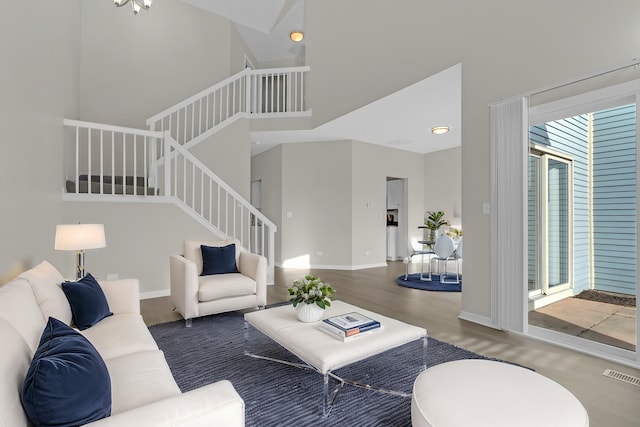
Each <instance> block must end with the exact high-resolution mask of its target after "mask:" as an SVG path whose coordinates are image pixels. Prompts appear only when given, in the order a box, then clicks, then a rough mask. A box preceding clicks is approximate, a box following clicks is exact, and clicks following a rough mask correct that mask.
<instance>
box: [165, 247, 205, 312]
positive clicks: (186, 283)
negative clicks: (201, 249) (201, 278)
mask: <svg viewBox="0 0 640 427" xmlns="http://www.w3.org/2000/svg"><path fill="white" fill-rule="evenodd" d="M169 272H170V278H171V279H170V280H171V303H172V304H173V305H174V307H175V308H176V310H178V312H179V313H180V314H182V317H184V318H185V320H186V319H191V318H193V317H198V288H199V287H198V270H197V267H196V263H195V262H193V261H191V260H188V259H186V258H185V257H183V256H177V255H171V256H170V257H169Z"/></svg>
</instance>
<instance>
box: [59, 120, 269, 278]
mask: <svg viewBox="0 0 640 427" xmlns="http://www.w3.org/2000/svg"><path fill="white" fill-rule="evenodd" d="M64 126H65V128H66V130H67V132H68V133H69V135H70V137H69V141H68V142H67V143H68V147H67V148H68V150H65V152H68V153H71V155H69V156H68V158H67V162H66V163H67V164H66V169H65V170H66V173H65V175H66V192H64V199H65V200H92V201H98V200H109V201H113V200H117V201H126V200H130V199H131V198H134V197H135V198H137V199H136V201H140V202H170V203H174V204H175V205H176V206H178V207H179V208H180V209H182V210H183V211H184V212H186V213H187V214H189V215H190V216H191V217H193V218H194V219H195V220H196V221H198V222H199V223H200V224H202V225H203V226H204V227H206V228H207V229H209V230H210V231H212V232H213V233H214V234H216V235H217V236H219V237H221V238H235V239H238V240H239V241H240V244H241V245H242V246H243V247H244V248H246V249H247V250H249V251H250V252H253V253H257V254H260V255H264V256H265V257H266V258H267V263H268V274H269V278H268V279H269V281H270V283H273V274H274V265H275V256H274V255H275V252H274V251H275V233H276V231H277V227H276V225H275V224H274V223H273V222H271V221H270V220H269V219H268V218H267V217H266V216H264V214H262V213H261V212H260V211H258V210H257V209H256V208H255V207H254V206H252V205H251V203H250V202H249V201H248V200H246V199H245V198H244V197H242V196H241V195H240V194H238V193H237V192H236V191H235V190H233V189H232V188H231V187H229V186H228V185H227V184H226V183H225V182H224V181H223V180H222V179H220V178H219V177H218V176H217V175H216V174H215V173H213V172H212V171H211V170H209V169H208V168H207V167H206V166H205V165H204V164H203V163H202V162H200V161H199V160H198V159H197V158H196V157H195V156H193V155H192V154H191V153H190V152H189V150H187V149H186V148H184V147H183V146H182V145H180V144H179V143H178V142H177V141H175V140H174V139H173V138H172V137H171V134H170V132H169V131H165V132H157V131H149V130H143V129H133V128H128V127H122V126H112V125H106V124H100V123H92V122H84V121H80V120H70V119H65V120H64ZM161 153H167V154H168V155H167V156H166V157H164V159H165V160H166V159H168V160H169V161H162V162H160V161H159V156H160V154H161Z"/></svg>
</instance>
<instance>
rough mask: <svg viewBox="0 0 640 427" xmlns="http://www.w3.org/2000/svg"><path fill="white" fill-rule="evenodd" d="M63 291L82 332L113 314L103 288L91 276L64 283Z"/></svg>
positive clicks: (74, 319)
mask: <svg viewBox="0 0 640 427" xmlns="http://www.w3.org/2000/svg"><path fill="white" fill-rule="evenodd" d="M62 290H63V291H64V294H65V295H66V297H67V299H68V300H69V305H70V306H71V313H72V314H73V321H74V322H75V323H76V326H77V327H78V329H80V330H81V331H82V330H85V329H87V328H90V327H91V326H93V325H95V324H96V323H98V322H99V321H101V320H102V319H104V318H105V317H107V316H111V315H112V314H113V313H112V312H111V311H110V310H109V304H108V303H107V298H106V297H105V296H104V292H102V288H101V287H100V285H99V284H98V282H97V281H96V279H95V278H94V277H93V276H92V275H91V274H87V275H86V276H84V277H83V278H82V279H80V280H78V281H77V282H64V283H63V284H62Z"/></svg>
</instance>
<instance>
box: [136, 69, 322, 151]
mask: <svg viewBox="0 0 640 427" xmlns="http://www.w3.org/2000/svg"><path fill="white" fill-rule="evenodd" d="M308 71H309V67H288V68H271V69H263V70H251V69H245V70H243V71H240V72H239V73H237V74H235V75H233V76H231V77H229V78H227V79H225V80H223V81H221V82H219V83H217V84H215V85H213V86H211V87H209V88H207V89H205V90H203V91H201V92H199V93H197V94H195V95H193V96H192V97H190V98H188V99H185V100H184V101H182V102H180V103H178V104H176V105H174V106H173V107H170V108H168V109H166V110H164V111H162V112H160V113H158V114H156V115H154V116H153V117H150V118H149V119H147V126H148V127H149V129H151V130H154V131H161V132H164V131H169V132H170V134H171V137H172V138H173V139H174V140H175V141H177V142H178V143H179V144H180V145H187V146H188V147H189V146H191V145H194V144H197V143H198V142H200V141H202V140H204V139H205V138H207V137H208V136H210V135H212V134H213V133H215V132H217V131H218V130H220V129H221V128H223V127H225V126H227V125H229V124H230V123H233V122H234V121H235V120H237V119H239V118H242V117H265V118H266V117H276V116H277V117H298V116H305V115H309V113H310V110H309V109H308V108H307V106H306V103H305V76H306V73H307V72H308Z"/></svg>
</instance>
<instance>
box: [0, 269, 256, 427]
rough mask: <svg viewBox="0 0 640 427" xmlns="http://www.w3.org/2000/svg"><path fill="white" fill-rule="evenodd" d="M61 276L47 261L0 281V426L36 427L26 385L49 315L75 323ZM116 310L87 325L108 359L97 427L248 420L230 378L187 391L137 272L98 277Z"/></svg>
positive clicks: (93, 341)
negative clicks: (148, 310) (106, 401)
mask: <svg viewBox="0 0 640 427" xmlns="http://www.w3.org/2000/svg"><path fill="white" fill-rule="evenodd" d="M63 281H64V279H63V277H62V275H61V274H60V273H59V272H58V271H57V270H56V269H55V268H54V267H53V266H52V265H51V264H49V263H48V262H46V261H44V262H42V263H41V264H39V265H37V266H36V267H34V268H32V269H30V270H27V271H26V272H24V273H22V274H21V275H20V276H19V277H17V278H16V279H14V280H12V281H10V282H9V283H7V284H5V285H3V286H0V343H2V349H1V350H0V378H2V380H1V381H0V426H11V427H18V426H30V425H31V423H30V421H29V419H28V418H27V416H26V414H25V412H24V411H23V408H22V406H21V401H20V392H21V389H22V386H23V382H24V379H25V375H26V372H27V370H28V368H29V365H30V363H31V359H32V357H33V354H34V351H35V350H36V349H37V347H38V343H39V340H40V337H41V335H42V332H43V328H44V327H45V324H46V322H47V320H48V319H49V317H50V316H51V317H55V318H56V319H58V320H61V321H62V322H64V323H66V324H69V323H70V322H71V319H72V315H71V309H70V306H69V303H68V301H67V299H66V297H65V294H64V292H63V290H62V288H61V286H60V284H61V282H63ZM99 284H100V287H101V288H102V290H103V291H104V294H105V296H106V299H107V302H108V304H109V309H110V310H111V312H113V316H109V317H105V318H104V319H102V320H100V321H99V322H98V323H96V324H95V325H94V326H92V327H90V328H88V329H85V330H83V331H81V332H80V333H81V334H82V335H84V336H85V337H86V338H87V339H88V340H89V341H90V342H91V344H93V346H94V347H95V348H96V349H97V351H98V353H99V354H100V356H101V357H102V359H103V360H104V362H105V364H106V367H107V370H108V373H109V377H110V380H111V398H112V405H111V416H109V417H106V418H103V419H101V420H98V421H94V422H92V423H90V424H89V425H91V426H94V425H95V426H137V425H147V426H151V425H153V426H175V425H180V426H216V425H217V426H244V402H243V400H242V399H241V398H240V396H239V395H238V393H237V392H236V391H235V389H234V388H233V386H232V385H231V383H230V382H228V381H219V382H216V383H213V384H210V385H207V386H204V387H201V388H199V389H196V390H193V391H189V392H186V393H181V391H180V389H179V388H178V386H177V384H176V382H175V380H174V379H173V376H172V375H171V371H170V370H169V366H168V365H167V362H166V360H165V358H164V354H163V352H162V351H161V350H159V349H158V346H157V344H156V343H155V341H154V339H153V337H152V335H151V333H150V332H149V329H148V328H147V327H146V325H145V324H144V321H143V320H142V317H141V315H140V303H139V284H138V281H137V280H135V279H127V280H117V281H102V282H99Z"/></svg>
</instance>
